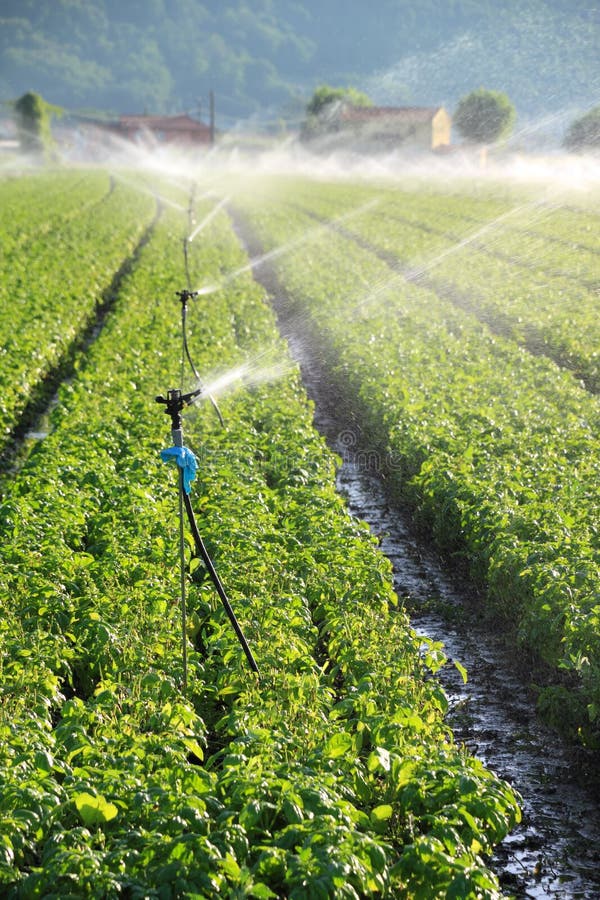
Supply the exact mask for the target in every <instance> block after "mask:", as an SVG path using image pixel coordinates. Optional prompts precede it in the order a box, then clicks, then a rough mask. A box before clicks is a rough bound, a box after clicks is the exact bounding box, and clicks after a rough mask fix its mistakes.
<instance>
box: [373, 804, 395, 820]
mask: <svg viewBox="0 0 600 900" xmlns="http://www.w3.org/2000/svg"><path fill="white" fill-rule="evenodd" d="M393 812H394V810H393V808H392V807H391V806H390V804H389V803H382V804H381V805H380V806H376V807H375V808H374V809H372V810H371V821H372V822H385V821H387V819H390V818H391V816H392V814H393Z"/></svg>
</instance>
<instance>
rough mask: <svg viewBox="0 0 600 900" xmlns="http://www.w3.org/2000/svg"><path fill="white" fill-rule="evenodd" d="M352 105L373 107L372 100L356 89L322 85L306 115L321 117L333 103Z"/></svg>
mask: <svg viewBox="0 0 600 900" xmlns="http://www.w3.org/2000/svg"><path fill="white" fill-rule="evenodd" d="M343 101H345V102H347V103H350V104H351V105H352V106H372V105H373V103H372V100H371V99H370V98H369V97H367V95H366V94H363V93H362V91H357V90H356V88H352V87H349V88H334V87H330V85H328V84H322V85H320V87H318V88H317V89H316V90H315V92H314V94H313V95H312V97H311V98H310V100H309V101H308V103H307V104H306V114H307V115H308V116H309V117H310V116H319V115H321V114H322V113H323V112H324V111H325V109H326V108H327V107H328V106H329V105H330V104H332V103H341V102H343Z"/></svg>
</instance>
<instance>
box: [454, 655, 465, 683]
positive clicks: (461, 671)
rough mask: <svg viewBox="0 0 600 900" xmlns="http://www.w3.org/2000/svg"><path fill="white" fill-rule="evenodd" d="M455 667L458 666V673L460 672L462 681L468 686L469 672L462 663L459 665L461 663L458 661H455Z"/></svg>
mask: <svg viewBox="0 0 600 900" xmlns="http://www.w3.org/2000/svg"><path fill="white" fill-rule="evenodd" d="M454 665H455V666H456V668H457V669H458V671H459V672H460V675H461V678H462V680H463V684H466V683H467V670H466V669H465V667H464V666H463V665H462V663H459V661H458V660H457V659H455V660H454Z"/></svg>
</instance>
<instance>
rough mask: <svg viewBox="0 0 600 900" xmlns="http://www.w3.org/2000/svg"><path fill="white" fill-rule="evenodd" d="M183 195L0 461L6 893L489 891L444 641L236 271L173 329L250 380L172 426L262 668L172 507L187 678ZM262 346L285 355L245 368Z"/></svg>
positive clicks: (226, 237)
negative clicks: (49, 401) (352, 499)
mask: <svg viewBox="0 0 600 900" xmlns="http://www.w3.org/2000/svg"><path fill="white" fill-rule="evenodd" d="M161 189H162V190H164V192H165V193H166V194H171V193H172V188H171V186H169V185H168V184H165V185H161ZM203 203H204V205H203ZM198 207H199V208H198V213H197V216H196V218H197V220H201V217H202V216H203V215H205V214H206V212H207V207H206V201H204V202H199V203H198ZM184 218H185V211H177V209H176V208H175V207H174V206H169V205H167V204H165V205H164V207H163V212H162V215H161V218H160V220H159V221H158V222H157V223H156V226H155V228H154V229H153V231H152V235H151V236H150V239H149V241H148V242H147V243H146V244H145V245H144V246H143V247H142V248H141V250H140V252H139V255H138V257H137V258H136V261H135V265H134V266H133V267H132V270H131V271H130V272H129V273H128V274H126V275H125V276H124V278H123V279H122V281H121V282H120V285H119V294H118V298H117V301H116V303H115V305H114V307H113V309H112V312H111V314H110V316H108V317H107V319H106V322H105V324H104V327H103V329H102V331H101V333H100V334H99V336H98V338H97V340H96V341H95V342H94V343H93V344H92V345H91V346H90V347H89V348H88V349H87V351H86V352H85V354H82V355H80V356H79V358H78V360H77V365H76V371H75V377H74V378H73V379H72V380H71V381H70V383H69V384H66V385H63V386H62V387H61V389H60V392H59V403H58V405H57V406H56V408H55V409H54V411H53V413H52V416H51V431H50V434H49V435H48V437H47V438H46V439H45V440H44V441H42V442H41V443H40V444H39V445H38V446H37V447H36V449H35V450H34V451H33V452H32V453H31V454H30V455H29V457H28V459H27V460H26V462H25V464H24V466H23V468H22V469H21V471H20V473H19V474H18V476H16V477H14V478H12V479H7V478H5V479H4V481H3V483H2V504H1V506H0V523H1V529H2V535H3V541H2V569H1V575H0V578H1V580H2V589H1V592H0V596H1V597H2V601H1V607H2V614H1V616H0V622H1V623H2V624H1V626H0V640H1V641H2V648H3V653H2V671H1V674H0V689H1V691H2V703H1V704H0V730H1V732H2V741H1V742H0V780H1V782H2V786H3V790H2V792H1V794H0V815H1V818H2V826H1V827H0V883H1V884H2V892H3V895H4V896H7V897H11V896H14V897H36V896H44V897H61V898H64V897H66V896H73V897H79V896H102V897H110V896H119V895H123V894H126V895H127V896H131V897H153V896H156V897H177V896H197V897H213V896H215V895H216V894H220V895H223V896H247V897H262V898H267V897H276V896H289V897H294V898H302V897H307V898H308V897H310V898H313V897H331V896H340V897H365V896H396V897H401V896H406V897H423V898H425V897H427V898H430V897H437V896H439V897H452V896H455V897H486V898H494V897H499V896H500V889H499V886H498V882H497V879H496V878H495V876H494V875H493V874H492V873H491V872H490V870H489V868H488V866H487V864H486V862H485V859H486V857H487V856H488V855H489V854H490V852H491V850H492V848H493V846H494V845H495V844H497V843H498V842H499V841H500V840H502V838H503V837H504V836H505V835H506V833H507V832H508V831H509V830H510V829H511V828H512V827H513V825H514V823H515V822H516V821H518V818H519V810H518V805H517V801H516V798H515V796H514V794H513V792H512V791H511V790H510V788H509V787H508V785H507V784H505V783H504V782H502V781H500V780H499V779H498V778H497V777H496V776H495V775H494V774H493V773H491V772H490V771H488V770H486V769H485V768H484V767H483V766H482V765H481V763H480V762H478V761H477V760H475V759H474V758H472V757H471V756H470V755H469V754H468V753H467V752H466V750H465V749H464V748H463V747H460V746H458V745H457V744H456V743H455V742H454V740H453V737H452V734H451V732H450V731H449V729H448V726H447V725H446V724H445V721H444V714H445V712H446V708H447V700H446V698H445V695H444V693H443V691H442V690H441V688H440V685H439V683H438V681H437V680H436V678H435V672H436V671H437V669H438V668H439V666H440V665H442V664H443V662H444V656H443V652H442V648H441V647H440V646H439V645H437V644H435V643H433V642H431V641H427V640H423V639H422V638H420V637H418V636H417V635H416V634H415V633H414V632H413V631H412V630H411V628H410V625H409V623H408V621H407V618H406V616H405V615H404V613H403V612H402V611H401V610H400V609H397V608H396V598H395V596H394V594H393V590H392V586H391V571H390V566H389V564H388V563H387V562H386V561H385V559H384V557H383V556H382V555H381V554H380V552H379V551H378V549H377V547H376V544H375V542H374V540H373V539H372V538H371V537H370V534H369V532H368V529H367V528H366V526H363V525H361V524H360V523H358V522H356V521H355V520H354V519H352V518H351V517H350V516H349V515H348V514H347V512H346V511H345V509H344V507H343V504H342V502H341V500H340V499H339V497H338V496H337V494H336V492H335V486H334V466H335V460H334V458H333V457H332V456H331V454H330V453H329V451H328V450H327V448H326V446H325V444H324V442H323V440H322V439H321V438H320V437H319V436H318V434H317V433H316V432H315V430H314V429H313V427H312V423H311V418H312V409H311V406H310V404H309V402H308V401H307V398H306V395H305V394H304V392H303V390H302V387H301V384H300V381H299V375H298V373H297V371H296V370H295V368H294V367H293V366H292V365H291V362H290V360H289V357H288V356H287V350H286V347H285V345H284V344H283V342H282V341H281V340H280V339H279V337H278V335H277V330H276V326H275V322H274V317H273V314H272V312H271V311H270V310H269V308H268V306H267V304H266V303H265V297H264V292H263V291H262V290H261V289H259V287H258V286H257V285H256V284H255V283H254V282H253V281H252V279H251V277H250V276H249V275H248V274H247V273H246V274H240V275H239V276H238V277H236V278H235V279H234V278H230V279H229V280H227V279H226V278H225V281H224V282H223V285H224V286H223V287H222V288H221V289H219V290H216V291H214V292H213V293H211V294H210V295H208V296H206V297H198V298H197V299H196V300H194V301H193V305H192V306H191V309H190V313H189V320H188V326H189V333H188V341H189V345H190V347H191V348H192V350H193V357H194V362H195V364H196V366H197V367H198V369H199V370H200V371H201V372H202V374H203V376H205V378H206V382H205V383H206V386H207V387H206V389H207V390H209V389H210V388H211V386H214V385H215V384H216V382H215V381H214V376H216V375H220V374H222V370H223V369H224V368H229V367H237V366H239V365H240V364H243V363H244V362H246V363H248V362H249V363H250V366H249V368H247V369H246V371H252V372H254V377H253V380H252V383H248V384H245V383H242V384H239V386H238V389H237V390H236V391H235V392H233V393H231V394H229V395H224V396H220V395H217V397H216V399H218V401H219V404H220V406H221V410H222V413H223V417H224V420H225V428H222V427H221V426H220V424H219V421H218V419H217V417H216V416H215V414H214V411H213V409H212V406H211V405H210V403H208V402H207V400H206V399H205V400H204V402H203V403H202V404H201V405H195V406H194V407H190V408H189V409H188V410H187V411H186V412H185V413H184V430H185V438H186V444H187V445H188V446H190V447H191V448H192V449H193V450H194V452H195V453H196V456H197V459H198V463H199V467H198V472H197V476H196V480H195V481H194V483H193V490H192V501H193V505H194V507H195V509H196V513H197V517H198V522H199V525H200V529H201V532H202V533H203V535H205V537H206V542H207V546H208V549H209V551H210V553H211V556H212V558H213V559H214V560H215V564H216V566H217V569H218V571H219V574H220V575H221V577H222V580H223V582H224V584H225V585H226V587H227V590H228V593H229V596H230V598H231V601H232V604H233V606H234V609H235V611H236V614H237V615H238V618H239V620H240V623H241V625H242V628H243V630H244V633H245V634H246V637H247V639H248V641H249V643H250V645H251V647H252V649H253V652H254V654H255V657H256V659H257V661H258V664H259V667H260V677H259V678H258V679H257V678H255V677H254V675H253V674H252V673H251V672H250V671H249V670H248V667H247V664H246V660H245V658H244V656H243V654H242V653H241V650H240V647H239V645H238V643H237V640H236V637H235V634H234V633H233V630H232V629H231V626H230V624H229V621H228V619H227V618H226V616H225V614H224V612H223V609H222V608H221V605H220V604H219V603H218V601H217V600H216V599H215V594H214V591H213V588H212V585H211V582H210V580H208V579H207V577H206V572H205V570H204V567H203V566H202V565H201V564H200V565H199V564H198V560H197V559H196V556H195V552H194V544H193V541H191V539H190V536H189V535H188V534H187V530H186V542H187V544H188V545H189V546H188V547H187V550H186V577H185V580H186V588H187V604H188V619H187V623H188V625H187V630H186V636H185V637H186V645H187V659H188V682H187V688H186V689H185V690H184V688H183V681H182V674H183V673H182V665H183V663H182V646H181V640H182V635H181V609H180V606H181V597H180V588H181V586H180V574H179V571H178V565H177V561H178V556H179V552H178V543H179V519H178V515H177V508H178V498H177V476H176V473H175V472H174V471H172V470H171V468H170V467H167V466H165V465H164V464H163V463H162V462H161V460H160V450H161V449H162V448H164V447H165V446H168V444H169V443H170V435H169V420H168V418H167V417H165V415H164V413H163V411H162V407H161V406H159V405H157V404H156V403H155V400H154V398H155V396H156V395H157V394H159V393H160V394H164V393H165V392H166V390H167V389H169V388H171V387H174V386H177V385H178V384H179V383H180V372H181V358H180V357H181V322H180V310H179V302H178V300H177V298H176V297H175V291H176V290H177V289H179V288H181V287H182V285H181V276H182V273H183V260H182V254H181V240H180V238H181V234H182V231H183V228H184V226H185V224H186V223H185V222H184ZM184 233H185V232H184ZM190 249H193V251H194V252H193V257H192V255H191V254H190V258H189V260H188V262H189V267H190V271H189V275H190V280H191V281H192V283H194V284H198V286H200V285H201V284H206V283H212V284H218V283H219V282H221V281H222V279H223V278H224V277H225V276H226V275H227V273H231V272H234V271H237V270H239V269H241V268H243V266H244V263H245V258H244V255H243V254H242V252H241V250H240V248H239V245H238V242H237V240H236V238H235V236H234V234H233V231H232V229H231V226H230V223H229V221H228V219H227V218H226V216H225V214H224V213H221V214H220V215H218V216H215V217H214V218H213V219H212V220H211V222H210V225H209V226H207V228H206V229H205V230H204V232H203V239H202V242H201V243H200V242H198V243H194V244H193V245H191V248H190ZM68 265H69V266H70V265H73V266H74V267H75V263H74V261H73V260H72V259H71V260H69V262H68ZM273 363H277V364H278V365H277V371H278V372H281V370H282V365H283V368H284V369H286V370H287V374H285V375H281V376H280V377H279V378H278V380H277V381H274V382H272V383H271V382H269V381H266V380H265V381H263V379H262V377H261V374H260V372H259V368H258V367H259V366H260V367H263V368H264V369H265V372H264V377H265V379H266V377H267V376H266V369H267V368H268V369H269V370H270V369H271V368H272V364H273ZM191 385H192V386H194V387H195V386H196V382H195V380H194V379H191ZM187 386H188V387H189V386H190V382H188V383H187Z"/></svg>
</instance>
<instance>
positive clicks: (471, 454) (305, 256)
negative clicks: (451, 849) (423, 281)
mask: <svg viewBox="0 0 600 900" xmlns="http://www.w3.org/2000/svg"><path fill="white" fill-rule="evenodd" d="M236 204H237V208H238V210H240V211H242V215H243V217H244V220H245V222H246V226H247V227H248V228H249V229H251V230H252V232H253V234H254V236H255V238H256V239H258V241H259V242H260V244H261V246H262V247H263V248H264V249H265V250H267V251H269V250H272V249H273V248H274V247H277V246H280V247H281V246H285V245H286V242H288V246H289V251H288V252H286V253H281V254H278V255H273V256H272V265H273V267H274V269H275V271H276V273H277V275H278V277H279V279H280V284H281V286H282V290H284V291H285V294H286V297H287V298H288V299H287V308H288V314H289V315H290V316H291V317H292V322H293V323H294V322H295V327H296V328H299V329H300V330H301V331H302V330H304V331H306V333H307V335H306V339H307V340H312V341H313V342H315V343H316V345H317V346H318V347H319V348H320V351H321V355H322V358H323V359H325V360H326V361H327V367H328V371H329V372H330V374H331V377H332V379H333V382H334V384H335V385H336V388H337V390H338V391H339V392H340V396H341V397H342V398H344V400H345V402H346V404H347V406H348V409H350V410H351V414H352V415H354V416H356V417H357V420H358V423H359V425H360V427H361V428H362V429H363V433H364V435H365V437H364V442H365V447H364V448H363V449H364V450H365V451H369V453H370V455H371V457H374V456H375V455H377V456H378V458H379V460H380V462H381V464H382V466H383V465H385V466H386V467H387V470H388V478H389V481H390V483H391V484H393V485H394V488H395V490H396V492H397V493H398V494H399V495H401V496H402V497H403V498H404V499H405V500H407V501H408V502H409V503H410V504H411V505H412V507H413V508H414V510H415V515H416V517H417V520H418V522H419V523H421V524H422V525H423V527H424V528H426V529H427V530H428V531H429V532H430V533H432V534H433V536H434V537H435V539H436V541H437V542H438V544H439V546H440V547H442V548H443V549H444V551H445V552H446V553H448V554H451V555H453V557H454V558H455V559H456V560H457V561H463V562H465V563H466V564H467V565H468V567H469V569H470V572H471V574H472V575H473V576H474V577H475V578H476V579H477V580H478V581H479V582H480V583H481V584H482V585H485V587H486V588H487V596H488V599H489V603H490V606H491V607H492V608H493V609H494V611H495V613H501V614H502V616H503V617H504V618H505V619H506V620H507V622H510V623H511V627H513V628H514V630H515V632H516V635H517V638H518V641H519V643H520V645H521V646H522V647H523V648H525V649H527V651H528V652H529V653H530V654H531V655H532V658H533V659H538V660H540V659H541V660H542V661H543V662H544V664H545V665H547V666H548V667H549V672H550V673H554V679H553V680H554V682H555V683H554V684H552V686H548V687H546V688H545V689H544V690H542V691H541V692H540V705H541V706H542V707H543V708H544V709H545V711H546V713H547V715H548V716H549V718H551V719H553V720H554V721H555V722H556V723H557V724H559V725H560V726H561V727H563V728H564V729H565V730H567V731H568V732H569V733H570V734H571V735H572V736H575V737H577V738H578V739H580V740H582V741H584V742H585V743H587V744H590V745H595V743H596V741H597V734H598V721H599V713H600V645H599V634H600V632H599V630H598V624H599V616H600V607H599V606H598V597H597V584H598V577H599V575H600V571H599V565H598V543H597V541H598V533H599V526H600V521H599V512H598V511H599V510H600V502H599V501H600V497H599V495H598V483H599V481H598V475H599V472H598V458H599V454H598V437H597V435H598V425H599V415H600V410H599V407H598V400H597V399H596V398H595V397H593V396H591V395H590V394H589V393H587V392H586V391H585V390H583V389H582V388H581V387H580V386H579V385H578V384H577V383H576V382H575V381H574V380H573V379H572V377H571V376H570V375H569V374H568V373H566V372H563V371H561V370H559V369H558V368H557V367H556V366H555V365H554V364H552V363H551V362H549V361H547V360H546V359H544V358H543V357H542V358H539V357H534V356H532V355H530V354H529V353H527V352H526V351H525V350H524V349H523V348H522V347H519V346H518V345H517V344H515V343H514V342H512V341H510V340H506V339H503V338H500V337H498V336H497V335H495V334H493V333H492V332H490V331H489V329H488V328H487V327H486V326H485V325H484V324H482V323H481V322H480V321H479V319H478V318H476V317H474V316H472V315H469V314H467V313H466V312H465V311H464V310H462V309H460V308H459V307H457V306H456V305H455V304H454V303H452V302H449V301H448V300H446V299H444V297H443V296H441V295H440V294H438V293H436V292H434V291H433V290H431V289H429V288H427V287H424V286H422V285H419V284H417V283H411V282H406V281H405V280H404V279H394V280H392V281H390V278H389V267H387V266H386V265H385V263H384V262H383V261H382V260H381V259H380V258H379V257H378V255H377V254H374V253H373V252H370V251H369V250H368V249H365V248H363V247H359V246H357V244H356V243H355V242H354V241H352V240H351V239H350V238H349V237H348V236H344V235H342V234H340V233H337V232H336V231H335V230H333V229H321V230H320V231H319V232H318V233H315V231H314V218H313V217H311V216H309V215H305V214H303V213H301V212H300V211H299V210H298V208H297V207H292V206H291V205H289V204H287V203H285V202H281V199H280V197H279V198H278V197H271V199H270V200H269V199H268V194H267V191H265V192H263V195H262V199H261V201H260V202H257V200H256V194H253V195H252V196H250V195H248V196H247V197H244V196H243V195H242V194H241V193H240V194H239V195H238V196H237V198H236ZM357 221H358V218H357ZM381 227H382V229H383V228H384V227H385V226H384V225H382V226H381ZM303 235H304V237H302V236H303ZM292 327H294V326H292ZM547 677H550V676H549V674H548V676H547Z"/></svg>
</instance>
